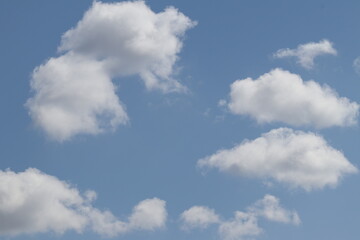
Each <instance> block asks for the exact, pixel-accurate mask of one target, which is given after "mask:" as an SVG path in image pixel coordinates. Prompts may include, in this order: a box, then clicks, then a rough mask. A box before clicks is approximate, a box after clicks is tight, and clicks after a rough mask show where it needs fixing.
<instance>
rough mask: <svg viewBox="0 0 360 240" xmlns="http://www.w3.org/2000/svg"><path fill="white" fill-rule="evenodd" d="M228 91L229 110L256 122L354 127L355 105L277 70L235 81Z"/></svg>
mask: <svg viewBox="0 0 360 240" xmlns="http://www.w3.org/2000/svg"><path fill="white" fill-rule="evenodd" d="M230 88H231V91H230V101H229V103H228V107H229V109H230V111H231V112H232V113H233V114H239V115H249V116H251V117H252V118H254V119H256V120H257V122H259V123H271V122H283V123H287V124H289V125H294V126H315V127H317V128H326V127H332V126H350V125H354V124H356V123H357V117H358V115H359V104H358V103H356V102H350V100H349V99H347V98H345V97H339V96H338V94H337V93H336V91H335V90H333V89H331V88H330V87H328V86H326V85H324V86H321V85H320V84H318V83H316V82H314V81H303V80H302V79H301V77H300V76H299V75H296V74H293V73H290V72H288V71H285V70H282V69H279V68H277V69H274V70H271V71H270V72H269V73H266V74H264V75H262V76H260V77H259V78H258V79H255V80H253V79H251V78H246V79H242V80H237V81H235V82H234V83H232V84H231V86H230Z"/></svg>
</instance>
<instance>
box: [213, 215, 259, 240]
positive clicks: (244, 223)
mask: <svg viewBox="0 0 360 240" xmlns="http://www.w3.org/2000/svg"><path fill="white" fill-rule="evenodd" d="M262 232H263V230H262V229H261V228H260V227H259V226H258V220H257V217H256V216H255V215H252V214H249V213H245V212H240V211H236V212H235V217H234V218H233V219H231V220H229V221H226V222H223V223H221V224H220V226H219V234H220V236H221V238H222V239H225V240H242V239H249V237H254V236H258V235H260V234H261V233H262Z"/></svg>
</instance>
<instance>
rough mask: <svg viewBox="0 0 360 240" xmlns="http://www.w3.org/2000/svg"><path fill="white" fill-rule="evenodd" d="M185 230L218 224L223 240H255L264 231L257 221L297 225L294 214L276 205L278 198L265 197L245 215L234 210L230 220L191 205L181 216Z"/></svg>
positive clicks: (294, 212)
mask: <svg viewBox="0 0 360 240" xmlns="http://www.w3.org/2000/svg"><path fill="white" fill-rule="evenodd" d="M180 218H181V220H182V222H183V226H185V227H186V228H185V229H191V228H192V229H194V228H200V229H204V228H206V227H208V226H209V225H210V224H211V223H212V224H218V233H219V235H220V237H221V238H222V239H224V240H242V239H249V238H251V239H252V238H253V237H256V236H258V235H260V234H262V233H263V232H264V230H263V229H262V228H261V227H259V225H258V219H259V218H264V219H265V220H268V221H274V222H281V223H286V224H293V225H299V224H300V222H301V221H300V218H299V216H298V214H297V212H296V211H293V210H292V211H291V210H287V209H285V208H283V207H282V206H280V201H279V199H278V198H276V197H274V196H272V195H265V197H264V198H263V199H260V200H258V201H257V202H255V203H254V204H253V205H251V206H250V207H248V208H247V210H246V211H245V212H242V211H236V212H235V213H234V218H232V219H229V220H220V217H219V216H218V215H217V214H216V213H215V211H214V210H212V209H210V208H208V207H204V206H194V207H192V208H190V209H188V210H186V211H184V212H183V213H182V214H181V217H180Z"/></svg>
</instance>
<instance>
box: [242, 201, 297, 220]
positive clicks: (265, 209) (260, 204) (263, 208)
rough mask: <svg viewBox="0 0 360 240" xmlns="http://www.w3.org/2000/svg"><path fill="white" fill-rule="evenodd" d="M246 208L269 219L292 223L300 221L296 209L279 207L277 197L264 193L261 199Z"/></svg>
mask: <svg viewBox="0 0 360 240" xmlns="http://www.w3.org/2000/svg"><path fill="white" fill-rule="evenodd" d="M248 210H249V212H251V213H252V214H254V215H256V216H261V217H264V218H265V219H268V220H270V221H275V222H282V223H289V224H294V225H299V224H300V223H301V221H300V218H299V215H298V214H297V212H296V211H289V210H287V209H285V208H283V207H281V206H280V201H279V199H278V198H276V197H274V196H272V195H265V197H264V198H263V199H261V200H259V201H257V202H256V203H255V204H254V205H253V206H251V207H249V209H248Z"/></svg>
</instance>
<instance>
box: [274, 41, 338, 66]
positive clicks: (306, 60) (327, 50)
mask: <svg viewBox="0 0 360 240" xmlns="http://www.w3.org/2000/svg"><path fill="white" fill-rule="evenodd" d="M321 55H337V52H336V49H335V48H334V47H333V45H332V43H331V42H330V41H328V40H326V39H323V40H321V41H319V42H317V43H316V42H309V43H306V44H300V45H299V46H298V47H297V48H296V49H289V48H283V49H279V50H278V51H277V52H276V53H275V54H274V57H275V58H284V57H296V58H297V59H298V63H299V64H300V65H301V66H303V67H304V68H307V69H311V68H313V67H314V59H315V58H316V57H318V56H321Z"/></svg>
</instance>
